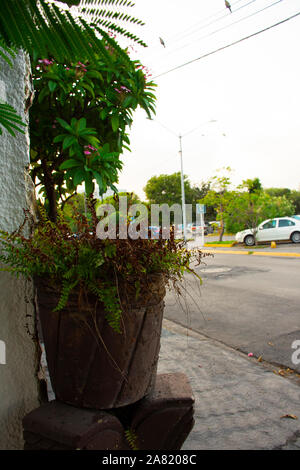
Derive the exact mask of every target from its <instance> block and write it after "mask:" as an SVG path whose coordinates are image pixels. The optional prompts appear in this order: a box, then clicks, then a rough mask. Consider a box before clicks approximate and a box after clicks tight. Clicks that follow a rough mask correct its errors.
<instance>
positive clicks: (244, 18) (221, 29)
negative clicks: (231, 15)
mask: <svg viewBox="0 0 300 470" xmlns="http://www.w3.org/2000/svg"><path fill="white" fill-rule="evenodd" d="M282 1H283V0H277V1H276V2H274V3H271V4H270V5H267V6H265V7H264V8H261V9H260V10H257V11H255V12H253V13H251V14H250V15H247V16H244V17H243V18H240V19H238V20H236V21H233V22H232V23H230V24H227V25H225V26H222V28H219V29H217V30H215V31H211V32H210V33H208V34H205V35H204V36H201V37H200V38H198V39H197V40H196V41H201V39H205V38H208V37H210V36H213V35H214V34H216V33H219V32H220V31H223V30H224V29H227V28H230V27H231V26H234V25H236V24H238V23H240V22H241V21H244V20H247V19H248V18H251V17H252V16H255V15H257V14H259V13H261V12H262V11H265V10H267V9H268V8H271V7H273V6H275V5H277V4H278V3H281V2H282ZM194 43H195V41H193V42H189V43H188V44H184V45H183V46H180V47H178V48H177V49H173V50H172V51H170V52H169V54H174V53H175V52H177V51H179V50H181V49H184V48H185V47H188V46H190V45H191V44H194Z"/></svg>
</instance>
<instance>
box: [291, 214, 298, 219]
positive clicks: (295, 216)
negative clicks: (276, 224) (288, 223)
mask: <svg viewBox="0 0 300 470" xmlns="http://www.w3.org/2000/svg"><path fill="white" fill-rule="evenodd" d="M292 217H293V219H297V220H300V215H299V214H298V215H292Z"/></svg>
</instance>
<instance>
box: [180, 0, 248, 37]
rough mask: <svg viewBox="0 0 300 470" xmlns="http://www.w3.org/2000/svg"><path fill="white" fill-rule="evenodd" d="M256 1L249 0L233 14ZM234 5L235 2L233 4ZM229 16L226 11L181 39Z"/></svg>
mask: <svg viewBox="0 0 300 470" xmlns="http://www.w3.org/2000/svg"><path fill="white" fill-rule="evenodd" d="M254 2H256V0H250V1H249V2H248V3H246V4H245V5H241V6H240V7H239V8H237V9H236V10H234V11H233V12H232V14H234V13H236V12H237V11H239V10H241V9H242V8H245V7H247V6H248V5H250V4H251V3H254ZM232 5H233V4H232ZM223 11H224V10H223ZM228 17H229V15H228V14H227V13H225V14H224V15H222V16H221V17H220V18H216V19H215V20H214V21H211V22H210V23H207V24H205V25H203V26H202V27H201V28H197V29H196V30H194V31H192V32H190V33H187V34H185V35H183V36H181V38H180V39H183V38H185V37H187V36H190V35H191V34H193V33H195V32H196V33H197V32H198V31H201V30H202V29H205V28H207V27H208V26H211V25H212V24H214V23H217V22H218V21H220V20H222V19H223V18H228Z"/></svg>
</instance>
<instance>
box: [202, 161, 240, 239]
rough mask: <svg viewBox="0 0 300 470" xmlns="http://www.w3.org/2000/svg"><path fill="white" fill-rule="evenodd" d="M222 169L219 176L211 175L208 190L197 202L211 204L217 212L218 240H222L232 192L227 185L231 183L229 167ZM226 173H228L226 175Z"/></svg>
mask: <svg viewBox="0 0 300 470" xmlns="http://www.w3.org/2000/svg"><path fill="white" fill-rule="evenodd" d="M221 170H222V171H224V170H225V175H223V176H222V175H221V176H217V175H216V176H213V177H212V178H211V179H210V181H209V185H210V188H211V189H210V190H209V191H208V192H207V194H206V195H205V197H204V198H202V199H201V200H200V201H199V202H200V203H201V204H206V205H207V206H208V207H209V206H211V207H213V208H214V210H215V211H216V214H217V217H216V218H217V220H219V221H220V224H221V226H220V235H219V241H222V239H223V235H224V231H225V223H224V219H225V214H226V209H227V206H228V204H229V203H230V201H231V198H232V197H233V193H232V192H231V191H229V187H230V185H231V181H230V178H229V174H230V172H231V168H230V167H227V168H222V169H221ZM226 173H228V175H227V176H226Z"/></svg>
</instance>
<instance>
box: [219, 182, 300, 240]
mask: <svg viewBox="0 0 300 470" xmlns="http://www.w3.org/2000/svg"><path fill="white" fill-rule="evenodd" d="M294 210H295V209H294V206H293V204H292V203H291V202H290V201H289V200H288V199H287V198H286V197H285V196H278V197H276V196H270V195H269V194H267V193H266V192H264V191H255V192H253V193H247V192H242V191H240V192H237V191H236V192H235V193H234V197H232V199H231V201H230V203H229V204H228V205H227V207H226V213H225V214H224V219H225V220H226V226H227V228H228V229H229V230H230V231H232V232H233V233H235V232H238V231H240V230H244V229H245V228H248V229H250V230H251V232H252V234H253V237H254V241H255V244H257V240H256V235H257V230H258V228H257V227H258V225H259V224H260V223H261V222H263V221H264V220H265V219H273V218H274V217H282V216H289V215H292V214H294Z"/></svg>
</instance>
